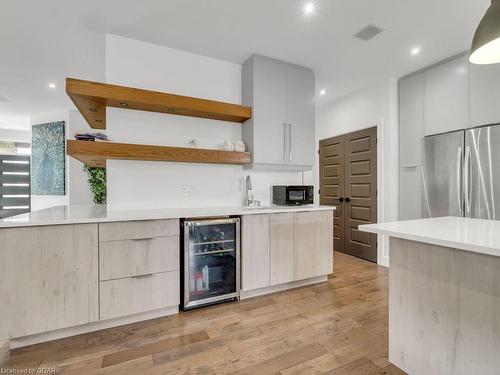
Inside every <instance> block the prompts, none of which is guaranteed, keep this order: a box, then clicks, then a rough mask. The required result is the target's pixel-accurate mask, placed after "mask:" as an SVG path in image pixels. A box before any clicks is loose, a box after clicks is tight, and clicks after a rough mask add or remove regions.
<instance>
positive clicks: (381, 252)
mask: <svg viewBox="0 0 500 375" xmlns="http://www.w3.org/2000/svg"><path fill="white" fill-rule="evenodd" d="M397 106H398V103H397V80H396V79H394V78H387V79H384V80H382V81H380V82H379V83H377V84H374V85H372V86H369V87H366V88H364V89H362V90H359V91H356V92H354V93H352V94H350V95H348V96H345V97H343V98H341V99H338V100H336V101H333V102H330V103H327V104H325V105H322V106H321V107H319V108H318V109H317V112H316V144H318V142H319V140H321V139H325V138H330V137H334V136H337V135H341V134H345V133H350V132H353V131H356V130H361V129H366V128H370V127H373V126H377V137H378V148H377V158H378V170H377V179H378V181H377V189H378V192H379V194H378V212H377V216H378V222H387V221H394V220H397V219H398V204H399V203H398V194H399V189H398V173H399V170H398V158H399V151H398V121H397V116H398V109H397ZM314 181H315V184H316V187H318V186H319V161H318V157H316V167H315V169H314ZM316 191H317V189H316ZM378 263H379V264H382V265H386V266H388V265H389V243H388V239H387V238H384V237H383V236H380V237H379V241H378Z"/></svg>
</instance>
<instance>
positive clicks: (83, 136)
mask: <svg viewBox="0 0 500 375" xmlns="http://www.w3.org/2000/svg"><path fill="white" fill-rule="evenodd" d="M75 139H76V140H77V141H94V142H109V139H108V136H107V135H106V134H104V133H101V132H79V133H75Z"/></svg>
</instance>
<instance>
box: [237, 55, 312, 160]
mask: <svg viewBox="0 0 500 375" xmlns="http://www.w3.org/2000/svg"><path fill="white" fill-rule="evenodd" d="M314 85H315V79H314V72H313V71H312V70H311V69H308V68H304V67H300V66H297V65H292V64H288V63H285V62H282V61H278V60H274V59H271V58H268V57H264V56H259V55H253V56H252V57H250V59H249V60H248V61H247V62H246V63H245V64H244V65H243V70H242V102H243V104H244V105H248V106H251V107H252V118H251V119H250V120H248V121H246V122H245V123H244V124H243V130H242V134H243V141H244V142H245V144H246V145H247V147H248V150H249V151H250V152H251V153H252V158H253V159H252V164H251V165H250V168H270V169H276V168H278V169H287V170H310V169H312V165H313V164H314V148H315V147H314V126H315V104H314V98H315V86H314Z"/></svg>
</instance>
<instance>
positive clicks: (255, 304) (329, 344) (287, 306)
mask: <svg viewBox="0 0 500 375" xmlns="http://www.w3.org/2000/svg"><path fill="white" fill-rule="evenodd" d="M388 276H389V271H388V270H387V269H385V268H383V267H379V266H377V265H375V264H372V263H369V262H366V261H363V260H360V259H357V258H353V257H350V256H348V255H345V254H342V253H335V255H334V274H333V276H332V277H330V279H329V280H328V282H325V283H322V284H316V285H314V286H309V287H303V288H299V289H294V290H291V291H286V292H281V293H276V294H273V295H269V296H263V297H257V298H254V299H250V300H245V301H242V302H238V303H228V304H222V305H217V306H212V307H209V308H204V309H199V310H194V311H190V312H186V313H181V314H179V315H175V316H171V317H166V318H160V319H155V320H150V321H147V322H141V323H135V324H130V325H128V326H122V327H118V328H112V329H107V330H103V331H99V332H94V333H89V334H84V335H79V336H75V337H71V338H66V339H61V340H57V341H52V342H48V343H44V344H38V345H33V346H31V347H25V348H21V349H17V350H14V351H11V352H10V353H9V354H7V356H6V357H4V358H3V359H1V360H0V369H1V368H2V367H3V368H18V369H20V368H30V369H37V368H39V369H48V370H49V371H52V373H57V374H121V375H126V374H155V375H160V374H259V375H265V374H281V375H294V374H297V375H298V374H300V375H303V374H331V375H340V374H349V375H366V374H378V375H382V374H390V375H396V374H404V373H403V372H402V371H400V370H399V369H397V368H396V367H394V366H392V365H390V364H389V362H388V361H387V349H388V346H387V340H388V328H387V327H388ZM46 373H50V372H46Z"/></svg>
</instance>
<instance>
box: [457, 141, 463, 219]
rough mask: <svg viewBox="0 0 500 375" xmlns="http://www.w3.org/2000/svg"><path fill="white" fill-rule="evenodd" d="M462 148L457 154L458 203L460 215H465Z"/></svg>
mask: <svg viewBox="0 0 500 375" xmlns="http://www.w3.org/2000/svg"><path fill="white" fill-rule="evenodd" d="M462 169H463V165H462V147H459V148H458V152H457V203H458V211H459V212H460V214H462V213H463V206H462V196H463V194H462V176H461V174H462Z"/></svg>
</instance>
